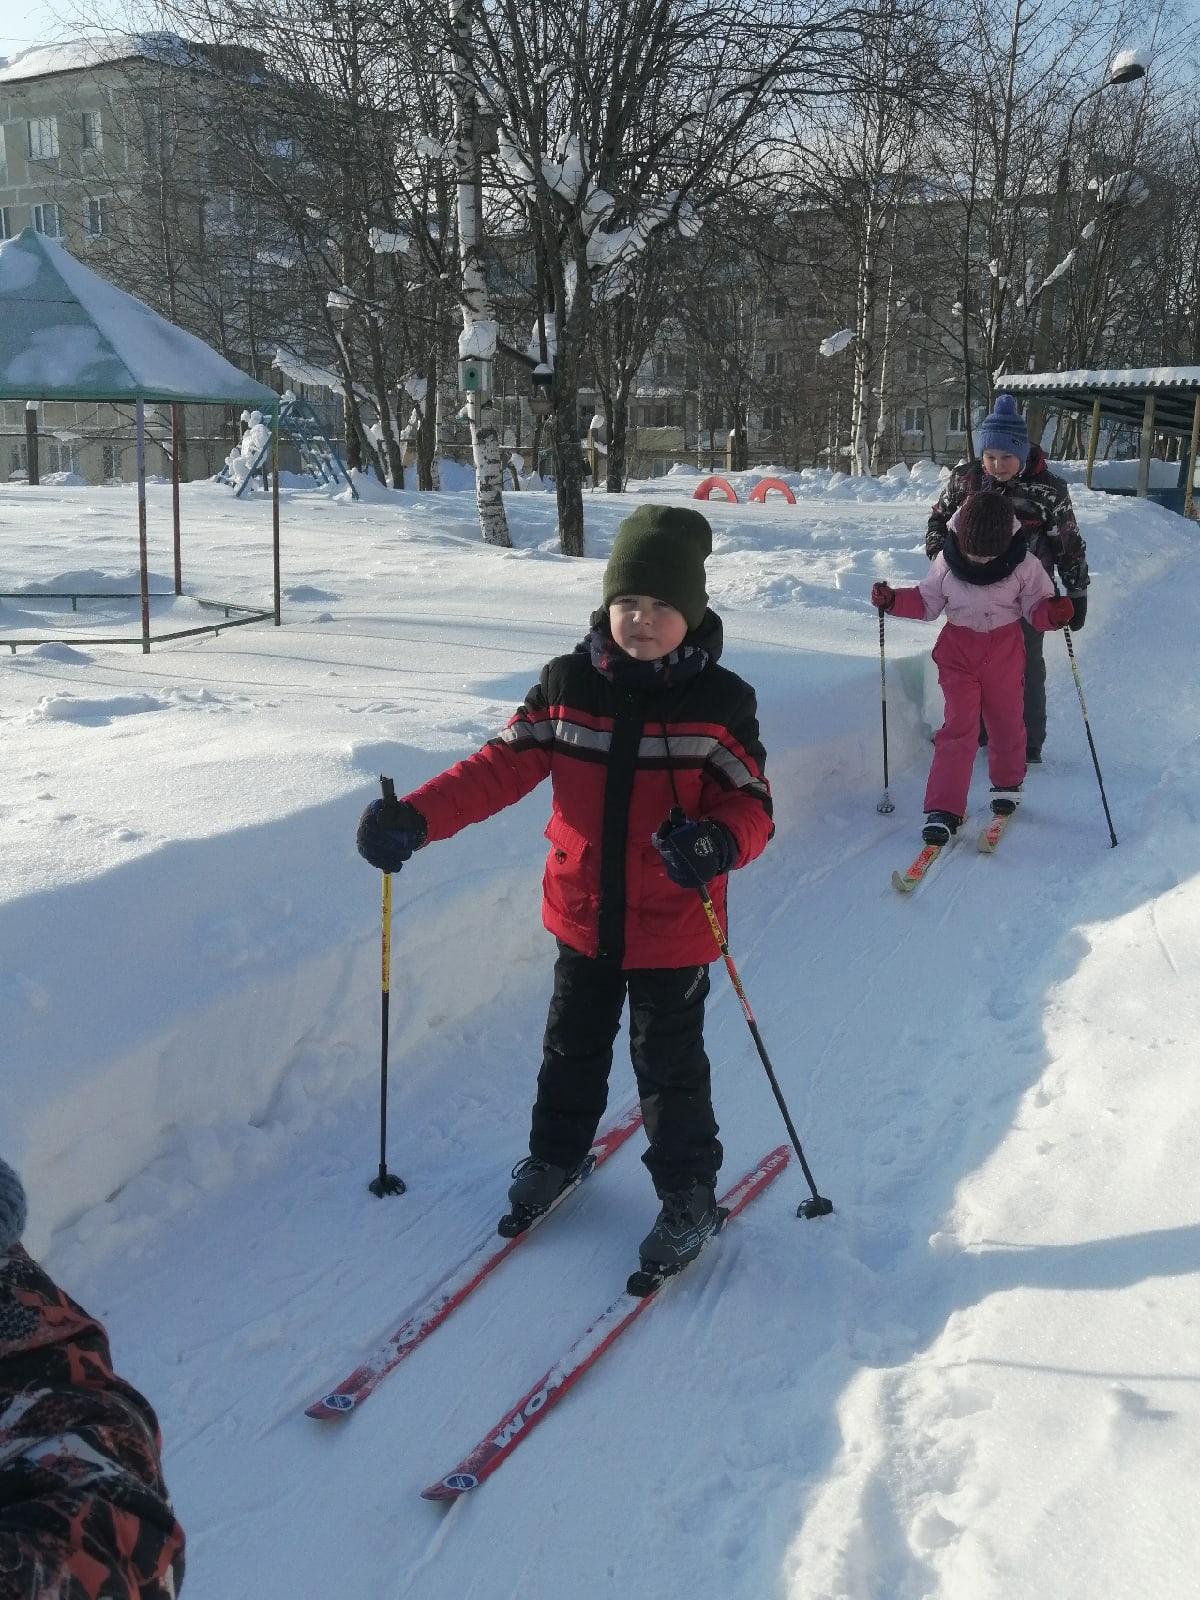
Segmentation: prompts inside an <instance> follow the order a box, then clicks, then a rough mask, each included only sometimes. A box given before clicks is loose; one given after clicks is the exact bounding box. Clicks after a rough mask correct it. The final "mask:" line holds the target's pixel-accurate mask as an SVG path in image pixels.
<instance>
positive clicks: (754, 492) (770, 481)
mask: <svg viewBox="0 0 1200 1600" xmlns="http://www.w3.org/2000/svg"><path fill="white" fill-rule="evenodd" d="M772 489H777V490H778V491H779V493H780V494H781V495H782V496H783V498H784V499H785V500H786V501H787V503H788V505H790V506H794V505H795V504H796V496H795V495H794V494H793V493H792V491H791V490H790V489H789V488H788V486H787V484H786V483H784V481H783V479H782V478H760V479H759V480H758V482H757V483H756V484H755V485H754V487H753V489H751V491H750V498H751V500H757V501H758V503H759V504H760V505H761V504H762V502H763V501H764V500H765V499H766V498H767V496H768V495H769V494H770V492H771V490H772Z"/></svg>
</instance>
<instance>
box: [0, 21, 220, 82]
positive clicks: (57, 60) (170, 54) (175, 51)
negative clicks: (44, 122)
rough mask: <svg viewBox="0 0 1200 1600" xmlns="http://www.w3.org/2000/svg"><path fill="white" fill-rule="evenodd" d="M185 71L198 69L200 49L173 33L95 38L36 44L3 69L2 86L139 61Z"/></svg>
mask: <svg viewBox="0 0 1200 1600" xmlns="http://www.w3.org/2000/svg"><path fill="white" fill-rule="evenodd" d="M139 56H141V57H143V58H144V59H145V60H147V61H157V62H159V63H162V64H166V65H171V66H177V67H185V66H193V65H196V64H197V62H198V60H200V59H202V57H201V48H200V46H198V45H194V44H189V43H188V41H187V40H186V39H181V38H180V37H179V36H178V34H174V33H113V34H93V35H88V36H87V37H85V38H82V39H64V40H61V41H60V42H59V43H57V44H35V45H33V46H31V48H30V49H28V50H22V51H21V52H20V54H19V55H15V56H12V57H11V58H10V59H9V60H8V61H7V62H6V63H5V64H4V65H3V66H0V83H15V82H18V81H20V80H21V79H24V78H46V77H50V76H51V75H53V74H55V73H60V72H86V71H88V70H89V69H90V68H92V67H97V66H103V65H105V64H107V63H111V62H114V61H129V60H132V59H135V58H136V57H139Z"/></svg>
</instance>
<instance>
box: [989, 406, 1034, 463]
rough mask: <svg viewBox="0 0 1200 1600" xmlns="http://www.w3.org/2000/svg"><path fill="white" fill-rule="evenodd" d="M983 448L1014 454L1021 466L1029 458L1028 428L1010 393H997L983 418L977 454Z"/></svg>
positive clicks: (1007, 454)
mask: <svg viewBox="0 0 1200 1600" xmlns="http://www.w3.org/2000/svg"><path fill="white" fill-rule="evenodd" d="M985 450H1001V451H1003V452H1004V454H1005V455H1006V456H1016V458H1017V460H1018V461H1019V462H1020V463H1021V465H1022V466H1024V465H1025V463H1026V461H1027V460H1028V459H1029V429H1028V428H1027V427H1026V426H1025V418H1024V417H1023V416H1022V415H1021V413H1020V412H1019V411H1018V410H1017V402H1016V401H1015V400H1014V399H1013V397H1012V395H1010V394H998V395H997V396H996V404H995V406H993V408H992V410H991V411H990V412H989V413H988V414H987V416H986V417H984V419H983V426H982V427H981V428H980V430H979V454H980V455H982V454H983V452H984V451H985Z"/></svg>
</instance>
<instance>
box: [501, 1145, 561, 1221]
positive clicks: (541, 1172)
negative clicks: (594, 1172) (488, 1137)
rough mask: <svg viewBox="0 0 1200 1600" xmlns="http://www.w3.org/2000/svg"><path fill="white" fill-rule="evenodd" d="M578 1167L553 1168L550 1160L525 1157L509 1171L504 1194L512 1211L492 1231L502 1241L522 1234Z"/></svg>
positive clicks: (550, 1202)
mask: <svg viewBox="0 0 1200 1600" xmlns="http://www.w3.org/2000/svg"><path fill="white" fill-rule="evenodd" d="M581 1168H582V1162H581V1163H580V1165H579V1166H577V1167H575V1168H573V1169H570V1170H569V1169H568V1168H566V1167H556V1166H555V1165H554V1163H553V1162H552V1161H542V1160H541V1159H540V1157H538V1156H526V1157H525V1159H524V1161H518V1162H517V1164H516V1166H515V1167H514V1168H513V1169H512V1176H513V1182H512V1184H511V1185H510V1187H509V1191H508V1203H509V1205H510V1207H511V1208H512V1209H511V1210H510V1211H509V1212H508V1213H507V1215H505V1216H503V1217H501V1218H500V1221H499V1223H498V1225H497V1228H496V1231H497V1233H499V1234H501V1235H502V1236H503V1237H504V1238H505V1239H512V1238H515V1237H516V1235H517V1234H518V1233H524V1232H525V1229H526V1228H527V1227H528V1226H529V1224H530V1223H531V1222H533V1221H535V1220H536V1218H538V1217H540V1216H541V1214H542V1212H543V1211H548V1210H549V1209H550V1207H551V1206H552V1205H553V1204H554V1202H555V1201H556V1200H557V1199H558V1197H559V1195H560V1194H561V1193H562V1192H563V1190H564V1189H565V1188H567V1186H568V1185H569V1184H571V1183H573V1182H574V1181H575V1179H576V1178H577V1177H578V1175H579V1172H580V1170H581Z"/></svg>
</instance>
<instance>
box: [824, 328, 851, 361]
mask: <svg viewBox="0 0 1200 1600" xmlns="http://www.w3.org/2000/svg"><path fill="white" fill-rule="evenodd" d="M853 338H854V329H853V328H842V329H841V330H840V332H838V333H831V334H830V335H829V337H828V338H826V339H822V340H821V342H820V344H819V345H818V346H817V353H818V354H819V355H823V356H836V355H838V354H839V353H840V352H841V351H842V350H844V349H845V348H846V346H847V345H848V344H849V343H850V342H851V341H852V340H853Z"/></svg>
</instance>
